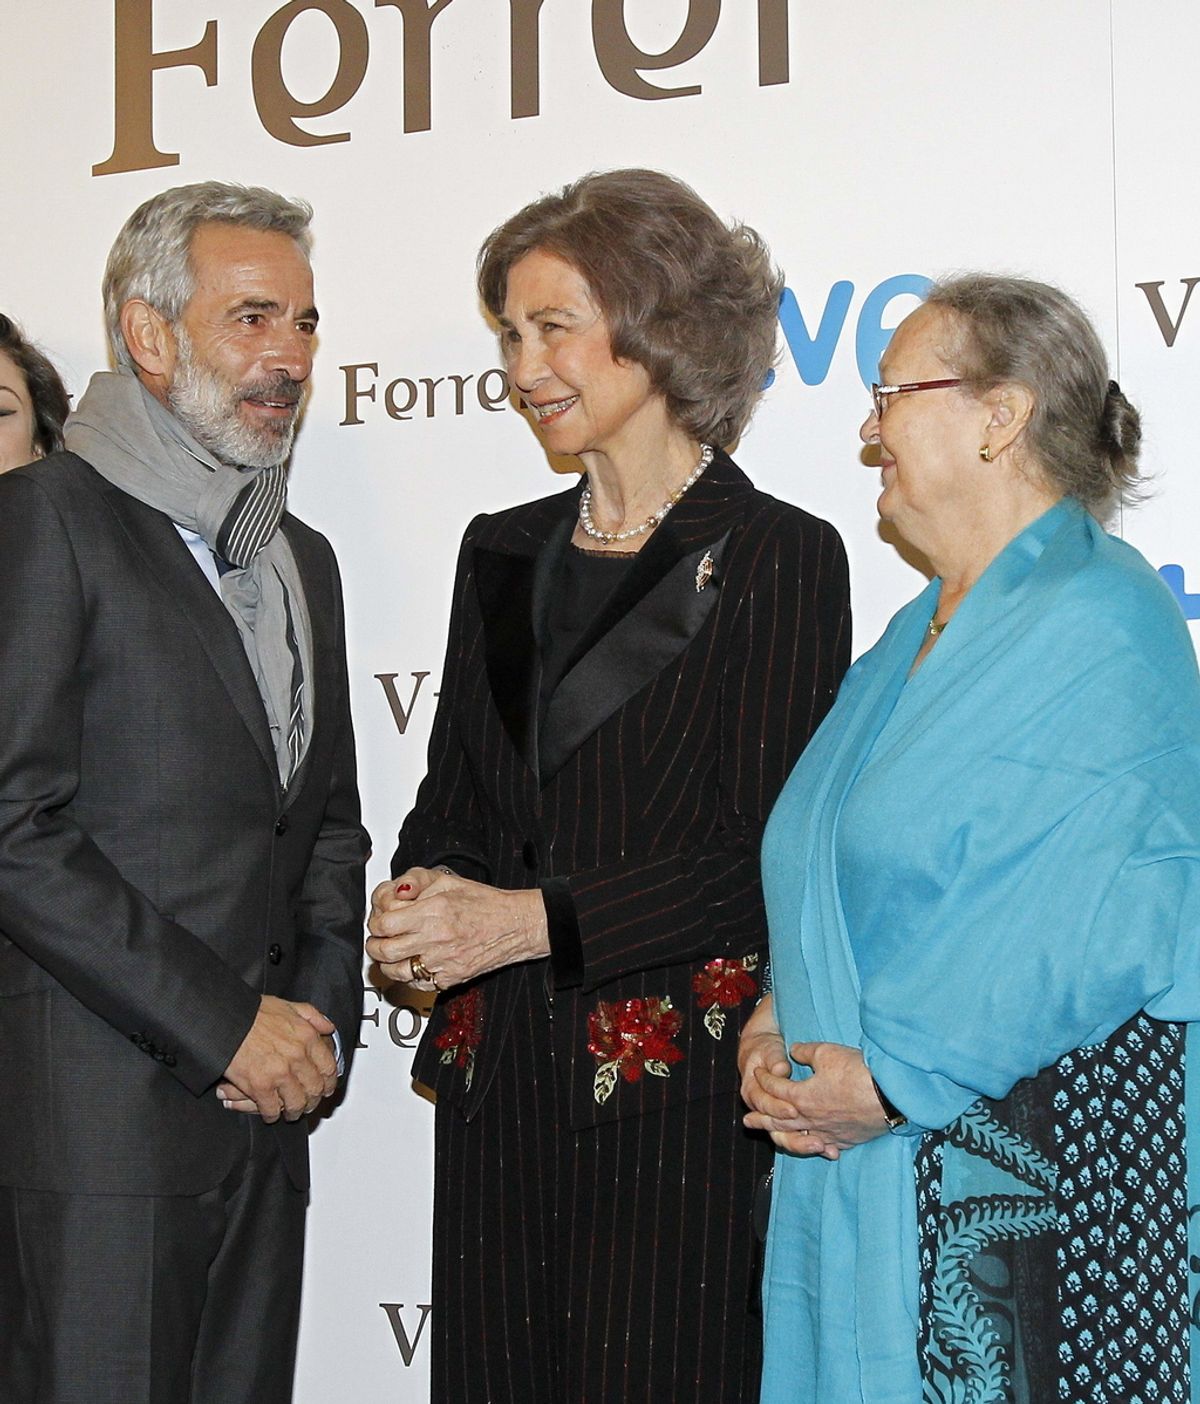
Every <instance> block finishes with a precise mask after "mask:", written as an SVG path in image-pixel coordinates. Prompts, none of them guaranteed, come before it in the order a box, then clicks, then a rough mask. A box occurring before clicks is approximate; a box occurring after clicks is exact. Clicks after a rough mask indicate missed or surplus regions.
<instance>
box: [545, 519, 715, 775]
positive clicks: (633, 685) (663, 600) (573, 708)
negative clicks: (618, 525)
mask: <svg viewBox="0 0 1200 1404" xmlns="http://www.w3.org/2000/svg"><path fill="white" fill-rule="evenodd" d="M729 535H730V533H729V532H728V531H727V532H726V533H725V535H724V536H722V537H721V538H720V540H719V541H716V542H713V543H711V544H709V545H707V546H701V547H699V548H698V549H696V550H694V551H690V552H688V553H687V554H686V555H685V556H683V557H682V558H680V559H678V560H676V561H675V563H674V565H672V566H671V568H670V569H669V570H668V571H667V573H666V574H665V575H663V576H662V577H661V578H660V579H659V580H658V583H657V584H655V585H654V586H653V587H652V588H651V589H649V590H648V591H646V593H644V594H643V595H642V597H641V599H639V600H638V601H637V603H636V604H635V605H633V607H632V608H631V609H629V610H628V611H627V612H626V613H625V614H624V615H623V616H622V617H621V618H620V619H619V620H618V621H617V622H616V623H615V624H614V625H613V626H612V627H611V628H610V629H609V630H608V631H607V632H606V633H605V634H604V636H603V638H601V639H600V640H599V641H598V642H597V643H596V645H595V646H594V647H593V648H592V649H590V650H589V651H588V652H587V653H586V654H585V655H584V656H583V657H582V658H581V659H580V660H579V662H578V663H577V664H576V665H575V666H574V667H573V668H572V669H571V671H570V672H569V673H568V674H567V675H566V677H564V678H563V680H562V682H561V683H560V684H559V685H558V687H557V688H556V689H555V691H554V696H553V697H552V698H551V699H550V705H549V706H548V707H547V708H546V716H545V720H544V721H543V723H542V733H541V738H540V749H539V761H540V766H539V776H540V779H541V782H542V784H543V785H544V784H546V783H547V781H549V780H550V779H551V778H552V777H553V776H554V775H556V774H557V773H558V771H559V770H560V769H561V768H562V766H563V765H564V764H565V762H566V761H567V760H568V758H569V757H570V756H572V755H573V754H574V753H575V752H576V751H577V750H578V749H579V748H580V746H582V745H583V743H584V742H585V741H586V740H587V738H588V737H589V736H590V735H591V734H592V732H594V731H595V730H596V729H597V728H598V727H599V726H601V725H602V723H603V722H604V721H605V720H606V719H607V718H608V717H610V716H612V714H613V713H614V712H615V711H616V710H617V708H618V707H620V706H622V705H623V704H624V703H625V702H627V701H628V700H629V699H630V698H631V697H632V696H633V695H634V693H635V692H638V691H640V690H641V688H643V687H645V685H646V684H647V683H648V682H649V681H650V680H651V678H653V677H654V676H655V675H656V674H658V673H660V672H662V670H663V669H664V668H665V667H666V666H667V664H668V663H670V662H671V661H672V660H673V659H675V658H678V656H679V655H680V654H681V653H682V652H683V650H684V649H685V648H686V647H687V646H688V644H689V643H691V641H692V640H693V639H694V638H695V637H696V635H697V634H698V633H699V632H700V629H701V628H702V626H703V624H704V621H705V620H706V619H707V618H708V616H709V614H710V613H711V612H712V609H713V606H714V605H715V604H716V602H717V597H718V595H719V593H720V589H721V563H722V560H723V558H724V555H725V548H726V545H727V543H728V541H729ZM646 549H647V550H649V545H647V547H646ZM706 555H711V557H712V574H711V576H710V578H709V579H708V581H707V583H706V584H705V585H704V587H703V589H699V590H698V589H697V588H696V584H697V580H698V579H699V578H700V577H699V572H700V563H701V562H702V561H703V560H704V558H705V556H706ZM635 568H636V567H635ZM618 593H619V592H618ZM605 613H606V614H607V613H608V611H607V610H606V611H605Z"/></svg>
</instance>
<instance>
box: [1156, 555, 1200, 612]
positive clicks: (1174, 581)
mask: <svg viewBox="0 0 1200 1404" xmlns="http://www.w3.org/2000/svg"><path fill="white" fill-rule="evenodd" d="M1158 573H1159V575H1161V576H1162V578H1163V579H1164V580H1165V581H1166V582H1167V585H1168V587H1169V588H1170V591H1171V593H1172V594H1173V595H1174V596H1175V601H1176V603H1177V604H1178V605H1179V608H1180V609H1181V610H1183V617H1184V618H1185V619H1200V595H1193V594H1191V593H1190V592H1189V591H1188V589H1187V587H1186V586H1185V585H1184V583H1183V567H1182V566H1181V565H1165V566H1159V568H1158Z"/></svg>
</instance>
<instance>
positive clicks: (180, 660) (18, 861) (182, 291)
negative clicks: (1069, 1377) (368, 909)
mask: <svg viewBox="0 0 1200 1404" xmlns="http://www.w3.org/2000/svg"><path fill="white" fill-rule="evenodd" d="M310 218H311V211H310V210H309V209H308V207H307V206H305V205H301V204H297V203H294V202H292V201H289V200H285V199H284V198H282V197H281V196H278V195H276V194H274V193H272V192H270V191H266V190H261V189H245V188H242V187H237V186H229V185H223V184H218V183H216V182H209V183H206V184H204V185H196V186H184V187H180V188H178V189H175V190H169V191H166V192H164V193H163V194H162V195H159V196H156V197H154V198H153V199H151V200H149V201H147V202H146V203H145V204H144V205H143V206H142V207H141V208H140V209H139V210H138V211H137V212H136V213H135V214H134V215H133V216H132V217H131V219H130V220H129V221H128V223H127V224H126V226H125V228H124V229H123V230H122V232H121V234H120V235H119V237H118V239H117V241H116V244H115V245H114V247H113V250H112V253H111V255H110V257H109V263H108V268H107V271H106V274H105V305H106V313H107V317H108V324H109V334H110V337H111V339H112V343H113V349H114V352H115V354H116V358H117V362H118V367H117V370H116V372H115V373H107V372H106V373H103V374H100V375H97V376H95V377H94V378H93V380H92V382H91V384H90V386H89V388H88V391H87V393H86V394H85V395H84V397H83V399H82V401H81V403H80V406H79V410H78V413H77V414H76V416H75V418H74V420H73V421H72V425H71V429H70V432H69V434H68V439H67V443H68V450H69V451H67V452H64V453H59V454H53V455H51V456H50V457H49V458H46V459H44V460H42V461H41V462H39V463H37V464H35V465H31V466H30V467H28V468H22V469H18V470H17V471H16V472H14V473H10V474H8V475H6V476H5V477H4V478H3V479H0V679H3V685H2V691H0V931H2V932H3V933H4V934H3V935H2V936H0V1079H2V1085H3V1102H2V1104H0V1106H2V1110H0V1397H2V1398H3V1399H4V1400H5V1401H8V1404H26V1401H29V1404H33V1401H35V1400H36V1401H37V1404H46V1402H47V1401H53V1404H65V1401H77V1400H78V1401H82V1400H85V1399H86V1400H87V1401H88V1404H106V1402H107V1401H113V1404H116V1401H121V1404H129V1401H133V1400H137V1401H139V1404H142V1402H143V1401H144V1404H187V1402H188V1401H191V1404H238V1401H243V1400H244V1401H251V1400H253V1401H254V1404H271V1402H272V1401H286V1400H287V1399H289V1398H290V1397H291V1377H292V1366H293V1361H294V1354H295V1337H296V1326H297V1319H298V1310H299V1293H300V1271H301V1259H302V1251H303V1234H304V1213H305V1206H306V1200H307V1185H308V1160H307V1145H306V1127H305V1124H304V1122H303V1120H302V1118H303V1117H304V1116H305V1114H306V1113H308V1112H311V1111H312V1110H313V1109H314V1108H315V1107H316V1106H317V1105H318V1103H319V1102H320V1101H321V1100H322V1099H323V1098H325V1097H327V1096H329V1095H330V1093H332V1092H333V1090H334V1088H335V1086H336V1084H337V1078H338V1075H339V1072H340V1071H341V1070H342V1062H343V1057H342V1055H343V1054H344V1053H348V1051H349V1050H350V1049H351V1048H352V1047H353V1044H354V1040H355V1036H356V1030H357V1022H358V1018H359V1012H360V1002H361V993H362V986H361V975H360V943H361V929H362V925H361V924H362V908H363V868H364V863H365V858H366V852H367V838H366V834H365V833H364V831H363V829H362V826H361V824H360V822H359V805H358V794H357V788H356V782H355V765H354V744H353V737H352V734H351V728H350V713H349V704H348V696H347V680H346V668H345V640H344V630H343V618H342V603H341V592H340V585H339V582H338V575H337V567H336V563H335V561H334V557H333V553H332V551H331V549H330V547H329V545H328V543H327V542H326V541H325V540H324V538H322V537H321V536H319V535H317V533H315V532H313V531H312V530H310V529H309V528H308V527H306V526H304V525H303V524H302V523H300V522H299V521H297V520H296V519H295V518H293V517H291V516H289V515H286V513H285V510H284V499H285V493H286V465H287V460H288V457H289V454H290V451H291V443H292V437H293V434H294V431H295V426H296V420H297V416H298V414H299V412H300V408H301V405H302V403H303V398H304V393H305V390H306V386H307V382H308V378H309V372H310V370H311V365H312V361H311V356H312V339H313V333H314V331H315V327H316V320H317V314H316V310H315V307H314V305H313V291H312V273H311V269H310V267H309V261H308V249H309V234H308V223H309V220H310ZM71 450H73V451H71Z"/></svg>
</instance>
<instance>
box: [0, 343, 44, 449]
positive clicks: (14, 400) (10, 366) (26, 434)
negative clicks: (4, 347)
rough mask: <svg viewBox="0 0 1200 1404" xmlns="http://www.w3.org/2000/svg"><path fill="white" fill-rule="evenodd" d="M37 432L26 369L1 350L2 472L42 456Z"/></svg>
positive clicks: (0, 423)
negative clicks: (36, 441)
mask: <svg viewBox="0 0 1200 1404" xmlns="http://www.w3.org/2000/svg"><path fill="white" fill-rule="evenodd" d="M34 432H35V419H34V413H33V399H32V397H31V396H30V394H29V386H28V384H27V383H26V380H25V375H24V372H23V371H22V370H21V368H20V367H19V366H18V365H17V363H16V362H15V361H14V360H13V358H12V357H11V356H10V355H9V354H8V353H7V352H6V351H0V473H7V472H8V471H9V470H10V469H12V468H20V467H21V465H22V464H24V463H31V462H32V461H33V460H34V459H35V458H40V457H41V456H42V455H41V451H40V450H39V449H38V448H37V446H36V444H35V443H34Z"/></svg>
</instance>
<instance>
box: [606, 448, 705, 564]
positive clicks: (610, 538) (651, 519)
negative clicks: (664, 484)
mask: <svg viewBox="0 0 1200 1404" xmlns="http://www.w3.org/2000/svg"><path fill="white" fill-rule="evenodd" d="M712 461H713V449H712V445H711V444H704V445H703V446H702V447H701V449H700V461H699V463H697V464H696V466H695V467H694V468H693V469H692V471H691V472H690V473H689V474H688V475H687V477H686V478H685V479H684V481H683V482H682V483H681V484H680V486H679V487H677V488H676V489H675V491H674V492H673V493H672V494H671V496H670V497H669V498H668V499H667V500H666V501H665V502H664V503H663V505H662V506H661V507H660V508H659V509H658V511H657V512H652V513H651V514H650V516H648V517H647V518H646V520H645V521H644V522H643V523H642V524H641V525H640V526H635V527H629V528H628V529H627V530H626V531H601V530H600V528H599V527H598V526H597V525H596V524H595V522H593V521H592V490H591V488H584V490H583V491H582V492H581V493H580V494H579V525H580V526H581V527H582V528H583V530H584V532H585V533H586V534H587V535H588V536H590V537H591V538H592V540H593V541H599V542H600V543H601V545H603V546H610V545H611V544H612V543H613V542H614V541H628V540H629V538H630V537H631V536H641V534H642V533H643V532H645V531H653V530H654V528H655V527H656V526H657V525H658V524H659V522H661V521H662V519H663V518H664V517H665V516H666V515H667V513H668V512H669V511H670V510H671V508H672V507H674V506H675V504H676V503H677V502H678V501H679V499H680V498H681V497H682V496H683V494H684V493H685V492H687V490H688V488H690V487H691V486H692V484H693V483H695V482H696V481H698V479H699V477H700V475H701V473H703V472H704V470H705V469H706V468H707V467H708V465H709V464H710V463H711V462H712Z"/></svg>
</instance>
